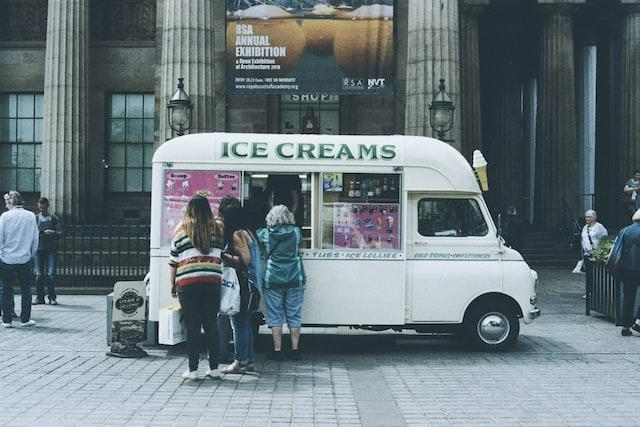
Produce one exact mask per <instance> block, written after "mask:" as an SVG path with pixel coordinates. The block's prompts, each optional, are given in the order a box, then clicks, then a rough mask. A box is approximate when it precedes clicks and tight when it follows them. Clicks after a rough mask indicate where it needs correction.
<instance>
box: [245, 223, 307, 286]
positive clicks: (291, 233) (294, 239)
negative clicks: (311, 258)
mask: <svg viewBox="0 0 640 427" xmlns="http://www.w3.org/2000/svg"><path fill="white" fill-rule="evenodd" d="M256 234H257V236H258V240H260V242H262V245H263V247H264V249H263V251H262V253H263V256H264V264H263V265H264V269H263V278H264V280H263V286H264V287H265V288H267V289H278V288H298V287H304V284H305V282H306V280H307V277H306V275H305V273H304V268H303V267H302V258H301V257H300V252H299V251H298V247H299V246H300V242H301V241H302V233H301V232H300V229H299V228H298V227H296V226H295V225H279V226H277V227H267V228H261V229H259V230H258V231H257V233H256Z"/></svg>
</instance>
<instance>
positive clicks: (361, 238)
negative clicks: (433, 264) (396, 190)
mask: <svg viewBox="0 0 640 427" xmlns="http://www.w3.org/2000/svg"><path fill="white" fill-rule="evenodd" d="M399 206H400V205H399V204H398V203H334V204H333V245H334V248H345V249H379V250H385V249H386V250H397V249H399V247H400V241H399V237H400V224H399V221H398V217H399Z"/></svg>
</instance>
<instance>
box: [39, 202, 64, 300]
mask: <svg viewBox="0 0 640 427" xmlns="http://www.w3.org/2000/svg"><path fill="white" fill-rule="evenodd" d="M38 210H39V211H40V213H38V215H36V222H37V224H38V230H39V231H40V239H39V244H38V252H37V253H36V256H35V258H34V262H35V267H36V297H35V299H34V300H33V304H34V305H37V304H44V303H45V301H44V285H45V283H46V284H47V294H48V298H49V304H51V305H57V304H58V301H57V295H56V290H55V283H54V280H55V276H56V258H57V256H58V253H57V240H58V239H59V238H60V237H61V236H62V228H61V226H60V221H59V220H58V217H57V216H55V215H53V214H52V213H50V212H49V200H48V199H47V198H46V197H42V198H41V199H40V200H38Z"/></svg>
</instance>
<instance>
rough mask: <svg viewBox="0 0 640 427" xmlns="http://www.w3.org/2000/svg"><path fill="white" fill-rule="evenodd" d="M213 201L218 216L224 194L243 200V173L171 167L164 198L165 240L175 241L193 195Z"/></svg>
mask: <svg viewBox="0 0 640 427" xmlns="http://www.w3.org/2000/svg"><path fill="white" fill-rule="evenodd" d="M196 195H198V196H203V197H206V198H207V199H208V200H209V205H211V211H212V212H213V216H217V215H218V206H220V200H221V199H222V198H224V197H235V198H237V199H238V200H239V199H240V172H223V171H184V170H167V171H165V173H164V195H163V198H162V223H163V230H162V241H163V242H164V243H165V245H167V244H169V243H170V242H171V238H172V237H173V233H174V231H175V229H176V227H177V226H178V224H179V223H180V221H181V220H182V217H183V215H184V213H185V211H186V210H187V204H188V203H189V200H191V198H192V197H193V196H196Z"/></svg>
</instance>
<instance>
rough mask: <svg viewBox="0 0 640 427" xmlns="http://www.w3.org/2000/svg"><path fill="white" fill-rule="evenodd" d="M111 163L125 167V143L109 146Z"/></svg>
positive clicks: (117, 166)
mask: <svg viewBox="0 0 640 427" xmlns="http://www.w3.org/2000/svg"><path fill="white" fill-rule="evenodd" d="M109 164H110V165H111V166H112V167H115V168H123V167H124V166H125V162H124V144H114V145H112V146H110V147H109Z"/></svg>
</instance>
